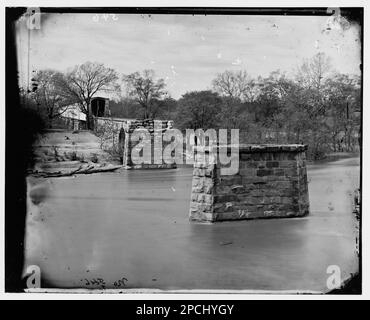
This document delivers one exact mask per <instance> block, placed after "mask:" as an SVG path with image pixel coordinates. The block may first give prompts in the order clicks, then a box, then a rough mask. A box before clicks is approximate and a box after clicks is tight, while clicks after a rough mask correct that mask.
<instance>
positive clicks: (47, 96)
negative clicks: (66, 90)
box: [32, 69, 76, 126]
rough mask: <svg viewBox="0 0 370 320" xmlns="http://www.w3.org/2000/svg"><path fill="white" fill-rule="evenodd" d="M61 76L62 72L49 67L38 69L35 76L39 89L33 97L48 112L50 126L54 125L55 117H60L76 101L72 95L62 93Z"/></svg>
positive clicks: (43, 110) (43, 111)
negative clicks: (47, 68) (59, 84)
mask: <svg viewBox="0 0 370 320" xmlns="http://www.w3.org/2000/svg"><path fill="white" fill-rule="evenodd" d="M60 77H62V75H61V73H60V72H58V71H55V70H50V69H49V70H41V71H38V72H37V73H36V75H35V76H34V78H33V81H34V82H35V83H37V89H36V88H35V90H34V92H33V93H32V97H33V99H34V100H35V102H36V104H37V105H38V106H39V107H40V109H41V112H42V113H45V114H46V117H47V120H48V122H49V123H48V124H49V126H51V125H52V122H53V119H55V118H57V117H60V116H61V115H62V114H63V113H64V112H65V111H66V110H67V109H68V106H69V105H70V104H72V103H75V102H76V100H74V99H73V98H72V97H67V96H65V95H63V94H62V93H61V90H60V88H59V86H58V78H60Z"/></svg>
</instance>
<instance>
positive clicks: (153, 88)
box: [123, 70, 167, 118]
mask: <svg viewBox="0 0 370 320" xmlns="http://www.w3.org/2000/svg"><path fill="white" fill-rule="evenodd" d="M123 81H124V83H125V84H126V85H127V89H128V93H129V95H131V96H132V97H133V98H134V99H135V100H136V102H138V103H139V104H140V106H141V107H143V109H144V118H150V117H152V116H153V110H152V109H153V106H154V102H155V101H157V100H161V99H163V98H164V97H165V96H166V95H167V91H166V90H165V87H166V83H165V82H164V80H163V79H157V80H156V79H155V73H154V71H153V70H144V71H143V72H142V74H140V73H139V72H134V73H131V74H129V75H124V76H123Z"/></svg>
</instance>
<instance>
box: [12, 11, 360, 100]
mask: <svg viewBox="0 0 370 320" xmlns="http://www.w3.org/2000/svg"><path fill="white" fill-rule="evenodd" d="M98 18H99V19H98ZM106 18H107V19H106V20H105V19H104V17H103V16H102V15H100V16H97V15H94V14H48V16H47V17H46V16H43V17H41V23H42V24H41V29H40V30H31V39H30V48H31V50H30V70H31V71H32V70H40V69H45V68H53V69H57V70H60V71H64V70H66V69H68V68H71V67H73V66H74V65H76V64H81V63H84V62H86V61H97V62H102V63H104V64H105V65H107V66H109V67H112V68H114V69H115V70H116V71H118V72H119V73H124V74H128V73H131V72H135V71H142V70H144V69H153V70H155V72H156V74H157V76H158V77H162V78H165V79H166V81H167V83H168V90H169V92H170V94H171V96H172V97H174V98H179V97H180V96H181V95H182V94H184V93H185V92H187V91H192V90H205V89H210V88H211V81H212V79H213V78H214V77H215V75H216V74H217V73H220V72H223V71H225V70H240V69H245V70H246V71H247V72H248V73H249V74H251V75H252V76H258V75H261V76H267V75H268V74H269V73H270V72H271V71H274V70H277V69H280V70H282V71H287V72H293V71H294V69H295V68H296V67H297V66H298V65H299V64H301V62H302V60H303V59H305V58H309V57H311V56H313V55H314V54H315V53H317V52H325V53H326V54H327V55H328V56H329V57H331V59H332V65H333V67H334V68H335V69H336V70H337V71H339V72H343V73H350V74H359V73H360V70H359V63H360V39H359V34H358V28H357V27H356V26H349V27H348V28H347V29H346V30H343V29H340V28H336V27H335V25H334V27H333V25H331V30H330V31H323V30H325V29H326V28H327V23H328V17H302V16H301V17H291V16H220V15H216V16H191V15H151V16H149V15H116V16H115V17H113V16H111V15H110V16H108V17H107V16H106ZM18 27H19V29H18V50H19V51H18V52H19V69H20V78H21V82H24V81H25V79H26V75H27V61H28V58H27V57H28V55H27V44H28V41H27V35H28V32H27V28H26V25H25V21H20V22H19V25H18Z"/></svg>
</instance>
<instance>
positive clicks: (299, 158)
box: [190, 145, 309, 222]
mask: <svg viewBox="0 0 370 320" xmlns="http://www.w3.org/2000/svg"><path fill="white" fill-rule="evenodd" d="M306 150H307V146H304V145H249V146H246V145H243V146H241V147H240V148H239V155H238V157H239V169H238V172H237V174H234V175H222V174H221V170H220V168H221V165H220V164H219V163H216V164H208V165H205V164H204V163H201V162H199V161H195V164H194V169H193V181H192V192H191V204H190V220H194V221H204V222H215V221H223V220H242V219H256V218H285V217H301V216H305V215H307V214H308V213H309V199H308V185H307V171H306V155H305V152H306Z"/></svg>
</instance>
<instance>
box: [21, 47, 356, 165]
mask: <svg viewBox="0 0 370 320" xmlns="http://www.w3.org/2000/svg"><path fill="white" fill-rule="evenodd" d="M33 80H34V83H36V87H34V88H33V89H31V90H30V92H28V93H27V94H24V96H25V98H24V99H27V103H28V104H29V105H32V106H33V107H34V108H37V110H38V112H40V113H41V114H42V115H43V117H44V118H45V119H46V121H47V122H48V123H49V124H50V125H52V123H53V120H54V119H56V118H58V117H60V116H62V115H63V113H64V112H65V111H66V110H67V109H68V106H70V105H71V104H77V105H78V106H79V108H80V110H81V112H83V113H84V114H86V119H87V126H88V128H90V129H91V128H92V123H93V122H92V115H91V108H90V105H91V100H92V98H93V97H94V96H97V94H101V93H102V92H106V93H111V94H112V93H114V94H115V95H116V96H117V97H118V98H117V99H115V100H112V101H110V110H111V116H112V117H123V118H157V119H172V120H174V121H175V125H176V127H178V128H180V129H186V128H189V129H198V128H202V129H205V130H206V129H208V128H215V129H218V128H225V129H233V128H238V129H240V142H241V143H304V144H308V145H309V157H310V158H312V159H319V158H322V157H324V156H325V154H328V153H330V152H338V151H346V152H353V151H358V148H359V139H360V136H359V132H360V123H361V78H360V77H359V76H355V75H348V74H341V73H338V72H335V71H334V70H333V68H332V66H331V63H330V59H329V58H328V57H327V56H326V55H325V54H324V53H318V54H316V55H315V56H313V57H312V58H311V59H307V60H305V61H303V62H302V64H301V66H300V67H299V68H298V69H297V70H296V71H295V73H294V75H293V76H288V75H287V74H286V73H285V72H281V71H280V70H276V71H273V72H271V73H270V74H269V75H268V76H267V77H261V76H259V77H257V78H253V77H251V76H250V75H249V74H248V73H247V71H245V70H239V71H230V70H226V71H224V72H222V73H219V74H217V75H215V78H214V79H213V80H212V83H211V87H212V89H211V90H203V91H191V92H186V93H185V94H183V95H182V96H181V98H179V99H177V100H176V99H173V98H171V96H170V95H169V93H168V91H167V89H166V82H165V80H164V79H161V78H157V77H156V75H155V72H154V71H153V70H144V71H142V72H134V73H131V74H127V75H122V76H120V75H119V74H118V73H117V72H116V71H115V70H113V69H111V68H107V67H105V66H104V65H103V64H100V63H92V62H86V63H84V64H82V65H79V66H76V67H74V68H73V69H71V70H69V71H68V72H65V73H62V72H59V71H55V70H40V71H38V72H37V73H36V75H35V76H34V78H33ZM24 99H23V101H25V100H24Z"/></svg>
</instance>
